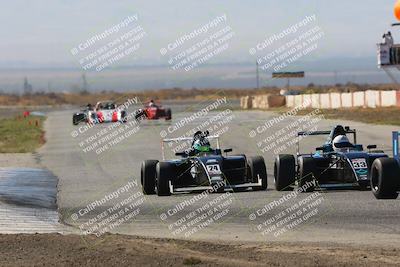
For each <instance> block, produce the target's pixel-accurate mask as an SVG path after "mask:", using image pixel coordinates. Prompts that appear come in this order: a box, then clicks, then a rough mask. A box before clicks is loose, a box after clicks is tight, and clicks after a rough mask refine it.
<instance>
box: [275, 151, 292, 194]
mask: <svg viewBox="0 0 400 267" xmlns="http://www.w3.org/2000/svg"><path fill="white" fill-rule="evenodd" d="M295 169H296V163H295V159H294V156H293V155H286V154H283V155H278V156H277V157H276V158H275V163H274V180H275V189H276V190H277V191H283V190H292V189H293V188H292V187H291V185H293V184H294V182H295V176H296V172H295Z"/></svg>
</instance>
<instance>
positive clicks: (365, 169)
mask: <svg viewBox="0 0 400 267" xmlns="http://www.w3.org/2000/svg"><path fill="white" fill-rule="evenodd" d="M315 135H328V140H327V142H326V143H325V144H324V145H323V146H322V147H317V148H316V151H315V152H314V153H309V154H301V153H300V152H299V150H300V149H299V141H297V154H296V156H293V155H278V156H277V157H276V159H275V165H274V175H275V187H276V189H277V190H278V191H281V190H285V189H288V188H291V187H292V186H293V185H295V183H297V184H298V186H303V185H305V184H306V183H307V182H313V186H309V187H308V188H306V190H305V191H313V190H314V189H315V186H319V187H320V188H348V187H353V188H354V187H358V188H360V189H368V188H369V187H370V170H371V166H372V163H373V162H374V160H375V159H377V158H387V157H388V156H387V155H386V154H385V153H384V152H383V151H379V150H373V149H375V148H376V145H369V146H368V147H367V149H368V150H367V151H365V150H364V148H363V145H361V144H357V134H356V130H354V129H350V128H349V127H343V126H341V125H337V126H335V127H334V128H333V129H332V130H331V131H311V132H299V133H298V138H297V139H298V140H299V139H300V138H301V137H304V136H315ZM338 135H347V136H348V135H352V136H353V141H354V142H353V144H354V145H352V146H351V147H346V148H343V149H340V150H336V151H335V150H334V149H333V145H332V141H333V139H334V138H335V137H336V136H338ZM299 137H300V138H299ZM315 182H316V183H315Z"/></svg>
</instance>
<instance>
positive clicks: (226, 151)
mask: <svg viewBox="0 0 400 267" xmlns="http://www.w3.org/2000/svg"><path fill="white" fill-rule="evenodd" d="M232 151H233V149H232V148H227V149H224V153H229V152H232Z"/></svg>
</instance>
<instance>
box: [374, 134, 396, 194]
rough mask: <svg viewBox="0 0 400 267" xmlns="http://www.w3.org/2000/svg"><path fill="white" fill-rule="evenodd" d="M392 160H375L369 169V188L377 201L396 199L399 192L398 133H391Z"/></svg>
mask: <svg viewBox="0 0 400 267" xmlns="http://www.w3.org/2000/svg"><path fill="white" fill-rule="evenodd" d="M392 145H393V158H379V159H376V160H375V161H374V162H373V164H372V167H371V188H372V193H373V194H374V196H375V197H376V198H377V199H396V198H397V197H398V195H399V192H400V156H399V132H397V131H396V132H393V133H392Z"/></svg>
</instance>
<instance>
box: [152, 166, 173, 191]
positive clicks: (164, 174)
mask: <svg viewBox="0 0 400 267" xmlns="http://www.w3.org/2000/svg"><path fill="white" fill-rule="evenodd" d="M156 170H157V171H156V172H157V181H156V188H157V195H158V196H170V195H171V191H170V189H169V181H171V180H172V177H173V170H172V168H171V164H169V163H168V162H158V164H157V167H156Z"/></svg>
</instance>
